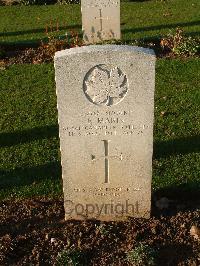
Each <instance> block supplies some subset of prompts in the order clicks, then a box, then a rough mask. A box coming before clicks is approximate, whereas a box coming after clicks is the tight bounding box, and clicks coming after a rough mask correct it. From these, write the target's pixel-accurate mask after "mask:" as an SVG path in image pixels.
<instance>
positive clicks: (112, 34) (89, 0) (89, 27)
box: [81, 0, 121, 43]
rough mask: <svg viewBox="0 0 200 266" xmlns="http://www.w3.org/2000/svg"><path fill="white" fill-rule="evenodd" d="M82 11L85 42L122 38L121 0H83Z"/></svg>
mask: <svg viewBox="0 0 200 266" xmlns="http://www.w3.org/2000/svg"><path fill="white" fill-rule="evenodd" d="M81 12H82V29H83V39H84V42H85V43H97V42H101V41H103V40H111V39H120V35H121V32H120V0H82V1H81Z"/></svg>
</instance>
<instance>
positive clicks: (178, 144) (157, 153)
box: [154, 136, 200, 159]
mask: <svg viewBox="0 0 200 266" xmlns="http://www.w3.org/2000/svg"><path fill="white" fill-rule="evenodd" d="M192 152H195V153H197V152H200V136H192V137H185V138H180V139H174V140H169V141H157V142H155V143H154V158H155V159H159V158H163V157H167V156H170V155H178V154H180V155H184V154H188V153H192Z"/></svg>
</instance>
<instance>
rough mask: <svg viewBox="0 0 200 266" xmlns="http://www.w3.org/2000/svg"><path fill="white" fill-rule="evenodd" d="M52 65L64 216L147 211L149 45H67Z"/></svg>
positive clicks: (106, 216)
mask: <svg viewBox="0 0 200 266" xmlns="http://www.w3.org/2000/svg"><path fill="white" fill-rule="evenodd" d="M55 70H56V88H57V98H58V115H59V131H60V145H61V157H62V175H63V189H64V199H65V213H66V219H84V218H94V219H100V220H122V219H124V218H126V217H128V216H131V217H149V215H150V207H151V175H152V173H151V172H152V149H153V108H154V86H155V84H154V82H155V55H154V53H153V51H152V50H149V49H144V48H138V47H131V46H116V45H105V46H99V45H97V46H87V47H81V48H73V49H70V50H65V51H61V52H58V53H56V56H55Z"/></svg>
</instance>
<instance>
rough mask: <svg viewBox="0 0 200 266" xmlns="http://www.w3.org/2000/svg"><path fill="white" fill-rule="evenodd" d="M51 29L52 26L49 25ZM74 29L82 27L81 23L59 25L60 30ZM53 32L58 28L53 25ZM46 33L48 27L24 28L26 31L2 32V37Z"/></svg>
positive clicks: (0, 35)
mask: <svg viewBox="0 0 200 266" xmlns="http://www.w3.org/2000/svg"><path fill="white" fill-rule="evenodd" d="M48 28H49V29H50V27H48ZM73 29H81V25H79V24H77V25H70V26H63V27H59V29H58V30H59V31H60V30H73ZM50 31H51V32H53V31H54V32H56V31H57V28H56V27H52V28H51V29H50ZM42 32H43V33H45V32H46V29H45V28H40V29H30V30H24V31H11V32H0V37H7V36H19V35H25V34H34V33H42Z"/></svg>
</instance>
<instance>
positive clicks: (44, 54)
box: [0, 40, 199, 69]
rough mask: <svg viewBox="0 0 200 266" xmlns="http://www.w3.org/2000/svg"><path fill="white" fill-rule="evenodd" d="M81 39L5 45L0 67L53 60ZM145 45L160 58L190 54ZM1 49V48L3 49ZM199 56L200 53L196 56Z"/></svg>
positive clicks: (159, 46)
mask: <svg viewBox="0 0 200 266" xmlns="http://www.w3.org/2000/svg"><path fill="white" fill-rule="evenodd" d="M81 45H82V44H81V41H80V40H78V41H77V44H76V42H75V43H71V44H69V43H66V42H64V41H56V40H51V41H50V42H49V43H48V44H44V43H41V44H38V45H37V46H34V47H23V46H19V47H18V46H5V47H2V48H1V47H0V48H1V49H2V51H3V52H2V55H1V56H0V69H3V68H6V67H7V66H10V65H13V64H41V63H49V62H53V58H54V54H55V52H56V51H59V50H62V49H68V48H72V47H75V46H81ZM143 46H144V47H147V48H152V49H154V51H155V53H156V56H157V57H158V58H163V57H164V58H180V57H181V58H187V57H188V55H175V54H174V53H173V52H172V51H171V50H170V49H167V48H165V49H163V48H162V47H161V44H160V41H155V42H147V43H144V44H143ZM1 49H0V50H1ZM194 57H199V54H198V55H196V56H194Z"/></svg>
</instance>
